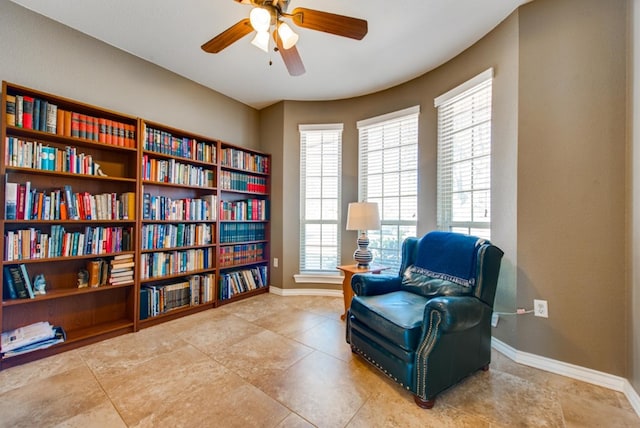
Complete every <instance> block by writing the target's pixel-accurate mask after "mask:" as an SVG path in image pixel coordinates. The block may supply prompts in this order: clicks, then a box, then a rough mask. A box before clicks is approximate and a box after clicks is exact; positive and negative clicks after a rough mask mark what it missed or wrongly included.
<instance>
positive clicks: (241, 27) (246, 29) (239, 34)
mask: <svg viewBox="0 0 640 428" xmlns="http://www.w3.org/2000/svg"><path fill="white" fill-rule="evenodd" d="M252 31H253V27H252V26H251V23H250V22H249V18H245V19H243V20H242V21H240V22H237V23H236V24H234V25H232V26H231V27H229V28H227V29H226V30H224V31H223V32H222V33H220V34H218V35H217V36H215V37H214V38H213V39H211V40H209V41H208V42H207V43H205V44H203V45H202V46H200V47H201V48H202V50H203V51H205V52H208V53H218V52H220V51H221V50H223V49H224V48H226V47H227V46H229V45H231V44H232V43H233V42H235V41H238V40H240V39H241V38H243V37H244V36H246V35H247V34H249V33H250V32H252Z"/></svg>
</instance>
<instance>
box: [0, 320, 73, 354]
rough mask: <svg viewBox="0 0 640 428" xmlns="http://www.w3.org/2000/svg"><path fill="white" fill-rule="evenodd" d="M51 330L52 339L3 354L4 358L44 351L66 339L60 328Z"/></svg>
mask: <svg viewBox="0 0 640 428" xmlns="http://www.w3.org/2000/svg"><path fill="white" fill-rule="evenodd" d="M51 330H52V332H53V336H52V337H50V338H48V339H43V340H39V341H37V342H33V343H30V344H28V345H24V346H21V347H19V348H15V349H12V350H9V351H6V352H3V356H4V358H9V357H15V356H16V355H21V354H26V353H27V352H32V351H36V350H38V349H46V348H49V347H50V346H53V345H55V344H56V343H62V342H64V341H65V340H66V339H67V334H66V333H65V331H64V329H63V328H62V327H60V326H57V327H51Z"/></svg>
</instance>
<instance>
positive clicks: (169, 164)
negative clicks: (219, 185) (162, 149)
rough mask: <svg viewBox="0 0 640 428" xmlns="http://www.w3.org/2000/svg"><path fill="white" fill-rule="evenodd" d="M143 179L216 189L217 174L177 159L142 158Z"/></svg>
mask: <svg viewBox="0 0 640 428" xmlns="http://www.w3.org/2000/svg"><path fill="white" fill-rule="evenodd" d="M142 179H143V180H148V181H155V182H159V183H171V184H181V185H187V186H198V187H215V172H214V171H213V170H212V169H207V168H203V167H201V166H197V165H191V164H184V163H180V162H177V161H176V160H175V159H169V160H164V159H154V158H150V157H149V156H147V155H144V156H143V157H142Z"/></svg>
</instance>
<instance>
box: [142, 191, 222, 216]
mask: <svg viewBox="0 0 640 428" xmlns="http://www.w3.org/2000/svg"><path fill="white" fill-rule="evenodd" d="M216 206H217V197H216V195H205V196H202V197H201V198H183V199H172V198H170V197H168V196H160V195H151V193H144V194H143V195H142V218H143V219H144V220H183V221H216V218H217V210H216Z"/></svg>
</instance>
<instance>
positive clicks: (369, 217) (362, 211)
mask: <svg viewBox="0 0 640 428" xmlns="http://www.w3.org/2000/svg"><path fill="white" fill-rule="evenodd" d="M377 229H380V213H379V211H378V204H377V203H376V202H351V203H350V204H349V210H348V211H347V230H377Z"/></svg>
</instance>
